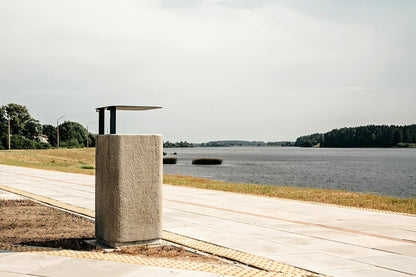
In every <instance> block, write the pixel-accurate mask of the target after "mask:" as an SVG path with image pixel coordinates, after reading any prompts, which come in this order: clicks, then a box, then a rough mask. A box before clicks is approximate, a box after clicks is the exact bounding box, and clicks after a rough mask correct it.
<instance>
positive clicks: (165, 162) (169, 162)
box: [163, 157, 177, 164]
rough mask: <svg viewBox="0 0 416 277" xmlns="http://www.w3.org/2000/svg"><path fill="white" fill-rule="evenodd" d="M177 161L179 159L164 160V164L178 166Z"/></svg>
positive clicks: (169, 158)
mask: <svg viewBox="0 0 416 277" xmlns="http://www.w3.org/2000/svg"><path fill="white" fill-rule="evenodd" d="M176 161H177V159H176V158H172V157H168V158H163V164H176Z"/></svg>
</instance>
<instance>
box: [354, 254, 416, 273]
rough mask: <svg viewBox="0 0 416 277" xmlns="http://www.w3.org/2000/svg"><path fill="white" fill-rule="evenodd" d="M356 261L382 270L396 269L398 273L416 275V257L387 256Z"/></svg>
mask: <svg viewBox="0 0 416 277" xmlns="http://www.w3.org/2000/svg"><path fill="white" fill-rule="evenodd" d="M355 261H359V262H363V263H368V264H372V265H375V266H378V267H382V268H388V269H393V268H394V269H395V270H396V271H399V272H402V273H406V274H411V275H416V257H409V256H404V255H400V256H398V255H385V256H377V257H364V258H359V259H355Z"/></svg>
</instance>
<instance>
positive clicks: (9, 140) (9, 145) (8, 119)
mask: <svg viewBox="0 0 416 277" xmlns="http://www.w3.org/2000/svg"><path fill="white" fill-rule="evenodd" d="M8 117H9V118H8V120H7V121H8V124H9V150H10V114H8Z"/></svg>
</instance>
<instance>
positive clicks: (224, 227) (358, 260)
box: [0, 165, 416, 277]
mask: <svg viewBox="0 0 416 277" xmlns="http://www.w3.org/2000/svg"><path fill="white" fill-rule="evenodd" d="M0 185H4V186H9V187H13V188H17V189H20V190H24V191H27V192H31V193H35V194H38V195H42V196H45V197H48V198H52V199H56V200H59V201H62V202H66V203H69V204H72V205H76V206H80V207H84V208H87V209H94V176H88V175H81V174H71V173H62V172H55V171H45V170H37V169H28V168H20V167H12V166H5V165H0ZM163 229H165V230H168V231H171V232H175V233H178V234H181V235H185V236H190V237H193V238H196V239H199V240H203V241H207V242H210V243H213V244H218V245H222V246H225V247H229V248H232V249H236V250H240V251H244V252H248V253H251V254H255V255H258V256H262V257H265V258H269V259H274V260H276V261H279V262H283V263H287V264H290V265H294V266H297V267H300V268H303V269H307V270H311V271H314V272H318V273H322V274H327V275H330V276H389V277H394V276H415V275H416V217H412V216H405V215H396V214H387V213H379V212H372V211H361V210H356V209H348V208H339V207H331V206H324V205H319V204H310V203H304V202H300V201H292V200H282V199H273V198H267V197H259V196H251V195H243V194H236V193H227V192H218V191H210V190H201V189H193V188H185V187H177V186H171V185H164V186H163ZM25 255H30V254H25V253H11V252H5V253H0V275H1V276H25V275H13V274H28V273H27V272H26V271H24V272H23V271H22V272H21V271H14V270H17V268H18V267H16V266H15V267H13V266H11V265H10V260H12V261H19V259H20V258H21V259H23V260H24V259H25V258H24V257H25ZM38 256H39V255H38ZM38 256H36V258H33V259H45V262H46V263H47V264H48V265H49V264H51V266H47V267H46V268H50V269H51V268H52V269H51V270H52V271H51V272H54V271H53V268H54V267H56V268H57V269H61V268H63V267H65V266H69V265H70V264H72V263H75V264H76V263H79V265H80V266H75V268H77V269H78V270H83V269H85V270H87V269H88V266H87V265H85V267H84V266H83V264H85V263H87V264H89V265H91V267H92V268H95V267H99V266H98V265H97V264H101V263H103V264H104V263H107V262H99V261H83V260H79V261H78V260H76V259H75V261H74V259H73V260H68V261H67V262H65V263H63V264H61V263H60V262H57V261H56V260H55V258H59V257H51V258H49V257H44V258H43V257H42V258H39V257H38ZM40 256H42V255H40ZM66 259H69V258H66ZM66 263H68V264H69V265H67V264H66ZM28 264H30V262H29V263H25V266H24V268H27V267H28V266H27V265H28ZM55 264H56V265H55ZM114 264H116V265H114V266H115V267H116V268H117V267H120V268H124V267H123V266H124V265H120V264H117V263H114ZM35 267H36V266H35ZM40 270H41V271H42V269H40ZM135 270H136V271H137V272H139V271H141V272H142V273H143V274H144V272H145V271H146V270H148V271H149V272H152V273H149V275H148V276H152V275H158V276H165V275H166V276H170V275H178V276H182V275H183V276H187V274H195V272H189V271H183V270H173V269H161V268H153V267H147V266H134V268H133V266H132V265H126V269H125V271H122V272H124V273H123V274H121V273H120V275H112V276H133V275H129V274H130V273H132V272H135ZM152 270H155V271H152ZM158 270H159V271H158ZM156 271H157V272H158V274H154V273H155V272H156ZM6 272H7V274H9V275H3V273H5V274H6ZM19 272H20V273H19ZM37 272H38V271H37ZM55 272H56V271H55ZM38 273H39V272H38ZM38 273H36V274H38ZM30 274H33V273H30ZM198 274H201V276H204V275H207V276H215V274H209V273H206V274H205V273H202V272H201V273H199V272H198ZM38 275H40V276H57V275H41V274H38ZM73 275H75V274H72V276H73ZM78 275H79V276H84V275H82V274H81V275H80V274H78ZM60 276H61V275H60ZM108 276H110V275H108ZM142 276H143V275H142ZM144 276H146V275H144ZM189 276H191V275H189Z"/></svg>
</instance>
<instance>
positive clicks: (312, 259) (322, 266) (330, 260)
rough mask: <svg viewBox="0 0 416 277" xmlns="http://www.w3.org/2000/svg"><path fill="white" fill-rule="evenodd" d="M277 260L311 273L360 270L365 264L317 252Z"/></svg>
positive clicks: (283, 256)
mask: <svg viewBox="0 0 416 277" xmlns="http://www.w3.org/2000/svg"><path fill="white" fill-rule="evenodd" d="M278 258H279V260H280V261H281V262H283V263H287V264H290V265H294V266H298V267H302V268H305V269H308V270H312V271H319V272H323V271H327V270H335V269H338V270H345V269H354V268H362V267H363V266H365V264H363V263H361V262H355V261H351V260H350V261H348V262H347V260H346V259H343V258H339V257H336V256H332V255H327V254H323V253H319V252H315V253H304V254H291V255H280V256H279V257H278Z"/></svg>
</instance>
